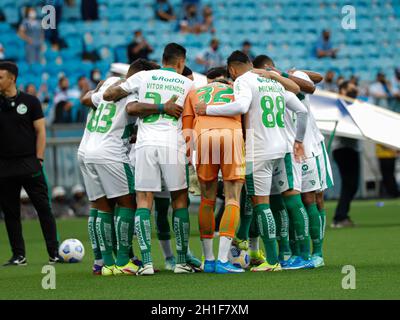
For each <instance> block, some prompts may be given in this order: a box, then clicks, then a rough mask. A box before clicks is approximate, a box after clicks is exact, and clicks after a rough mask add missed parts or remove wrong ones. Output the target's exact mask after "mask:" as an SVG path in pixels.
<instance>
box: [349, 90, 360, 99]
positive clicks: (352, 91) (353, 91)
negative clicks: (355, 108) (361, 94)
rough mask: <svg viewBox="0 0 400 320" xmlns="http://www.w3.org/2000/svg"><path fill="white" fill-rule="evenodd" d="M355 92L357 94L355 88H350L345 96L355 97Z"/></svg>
mask: <svg viewBox="0 0 400 320" xmlns="http://www.w3.org/2000/svg"><path fill="white" fill-rule="evenodd" d="M357 94H358V92H357V90H350V91H349V92H347V96H349V97H350V98H353V99H355V98H357Z"/></svg>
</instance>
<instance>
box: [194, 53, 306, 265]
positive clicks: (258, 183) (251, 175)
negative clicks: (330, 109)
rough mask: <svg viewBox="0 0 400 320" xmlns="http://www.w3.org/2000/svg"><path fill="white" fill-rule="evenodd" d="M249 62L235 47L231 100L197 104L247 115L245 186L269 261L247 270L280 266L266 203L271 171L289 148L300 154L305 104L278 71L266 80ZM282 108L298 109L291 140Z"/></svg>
mask: <svg viewBox="0 0 400 320" xmlns="http://www.w3.org/2000/svg"><path fill="white" fill-rule="evenodd" d="M252 67H253V66H252V64H251V62H250V61H249V58H248V57H247V55H245V54H244V53H243V52H240V51H235V52H233V53H232V54H231V56H230V57H229V58H228V69H229V73H230V75H231V76H232V78H233V79H234V80H235V83H234V93H235V102H233V103H228V104H226V105H221V106H208V107H207V106H204V104H201V103H200V104H199V105H198V107H197V112H198V113H199V114H205V113H206V114H207V115H214V116H230V115H236V114H245V128H246V173H247V174H246V186H247V191H248V194H249V195H251V196H252V202H253V207H254V214H255V216H256V221H257V225H258V228H259V230H260V235H261V238H262V240H263V242H264V246H265V250H266V254H267V261H266V262H264V263H262V264H260V265H259V266H257V267H253V268H252V269H251V270H252V271H279V270H281V266H280V264H279V259H278V253H277V243H276V226H275V220H274V217H273V214H272V212H271V209H270V206H269V195H270V193H271V185H272V176H273V172H274V171H275V168H276V167H277V166H278V165H279V164H280V162H281V160H282V159H283V158H284V156H285V155H286V154H287V153H290V152H292V151H293V152H294V154H295V157H296V158H297V159H300V158H301V157H302V156H303V154H304V149H303V144H302V140H303V138H304V134H305V131H306V123H307V109H306V108H305V107H304V106H303V105H302V104H301V102H300V101H299V100H298V99H297V97H296V96H295V95H294V94H293V93H291V92H289V91H286V90H285V89H284V87H283V86H282V85H281V84H280V83H279V82H278V81H276V79H277V80H279V81H284V80H283V79H282V78H281V77H280V76H279V75H278V74H272V73H270V74H269V76H270V77H271V78H272V79H266V78H263V77H260V76H259V75H257V74H255V73H254V72H252ZM267 74H268V73H265V74H264V75H267ZM286 80H288V79H286ZM297 88H298V87H297ZM286 107H287V108H289V109H290V110H292V111H294V112H296V115H297V117H298V125H297V129H296V139H295V141H294V142H292V143H293V144H291V143H290V142H289V140H288V139H287V137H286V131H285V130H286V129H285V121H284V114H285V109H286Z"/></svg>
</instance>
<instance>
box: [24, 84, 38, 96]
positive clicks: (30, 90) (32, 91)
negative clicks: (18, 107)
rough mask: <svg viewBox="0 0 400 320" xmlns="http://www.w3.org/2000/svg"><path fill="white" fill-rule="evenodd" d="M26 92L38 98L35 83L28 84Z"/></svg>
mask: <svg viewBox="0 0 400 320" xmlns="http://www.w3.org/2000/svg"><path fill="white" fill-rule="evenodd" d="M25 92H26V93H29V94H31V95H33V96H35V97H37V90H36V86H35V85H34V84H33V83H28V84H27V85H26V87H25Z"/></svg>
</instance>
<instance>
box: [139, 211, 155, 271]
mask: <svg viewBox="0 0 400 320" xmlns="http://www.w3.org/2000/svg"><path fill="white" fill-rule="evenodd" d="M135 231H136V236H137V239H138V243H139V248H140V252H141V255H142V261H143V264H144V265H146V264H149V263H152V262H153V260H152V257H151V221H150V210H149V209H147V208H139V209H137V210H136V214H135Z"/></svg>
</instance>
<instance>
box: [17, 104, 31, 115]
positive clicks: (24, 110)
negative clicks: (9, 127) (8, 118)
mask: <svg viewBox="0 0 400 320" xmlns="http://www.w3.org/2000/svg"><path fill="white" fill-rule="evenodd" d="M27 111H28V107H27V106H26V105H24V104H23V103H21V104H19V105H18V107H17V112H18V113H19V114H21V115H22V114H25V113H27Z"/></svg>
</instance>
